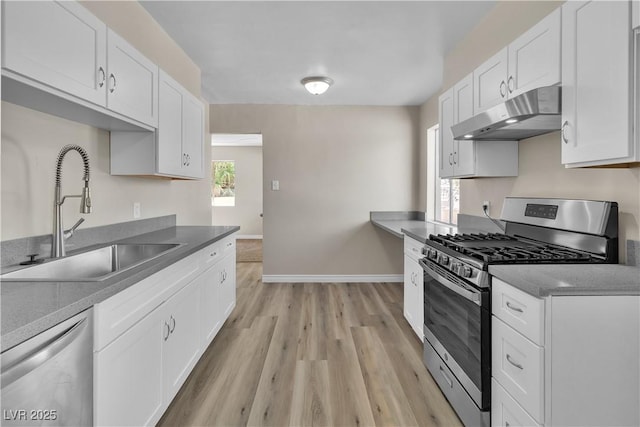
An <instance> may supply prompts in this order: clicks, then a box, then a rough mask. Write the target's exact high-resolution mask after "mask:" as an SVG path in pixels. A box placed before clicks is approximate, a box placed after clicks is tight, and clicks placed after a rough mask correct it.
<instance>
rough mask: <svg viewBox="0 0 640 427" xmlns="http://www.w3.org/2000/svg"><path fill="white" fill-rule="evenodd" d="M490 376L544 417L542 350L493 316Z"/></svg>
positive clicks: (532, 413) (529, 409) (526, 406)
mask: <svg viewBox="0 0 640 427" xmlns="http://www.w3.org/2000/svg"><path fill="white" fill-rule="evenodd" d="M491 331H492V335H493V337H492V339H491V375H492V376H493V377H494V378H495V379H496V380H497V381H498V382H499V383H500V385H501V386H503V387H504V389H505V390H506V391H508V392H509V394H511V396H513V397H514V398H515V400H516V401H517V402H518V403H520V405H521V406H522V407H523V408H524V409H525V410H526V411H527V412H529V413H530V414H531V415H532V416H533V418H534V419H536V420H538V421H540V420H541V419H542V416H543V410H542V404H543V396H542V393H543V391H544V387H543V377H544V349H543V348H542V347H540V346H537V345H536V344H534V343H532V342H531V341H529V340H528V339H527V338H525V337H523V336H522V335H520V334H519V333H518V332H516V331H515V330H514V329H513V328H511V327H510V326H508V325H506V324H505V323H503V322H502V321H501V320H500V319H498V318H497V317H495V316H493V317H492V318H491Z"/></svg>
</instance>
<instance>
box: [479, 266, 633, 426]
mask: <svg viewBox="0 0 640 427" xmlns="http://www.w3.org/2000/svg"><path fill="white" fill-rule="evenodd" d="M576 268H579V267H576ZM491 292H492V294H493V295H492V314H493V318H492V330H491V333H492V338H491V341H492V345H491V347H492V353H491V358H492V362H491V363H492V365H491V375H492V379H491V381H492V383H491V386H492V387H491V393H492V394H491V425H492V426H505V427H507V426H529V425H533V426H537V425H548V426H604V425H616V426H622V425H625V426H637V425H640V411H638V402H639V401H640V363H638V360H640V309H639V307H640V296H638V295H611V296H609V295H606V296H605V295H557V296H556V295H552V296H547V297H544V298H536V297H534V296H532V295H529V294H526V293H524V292H522V291H521V290H518V289H516V288H515V287H513V286H511V285H509V284H507V283H505V282H503V281H501V280H499V279H497V278H495V277H494V278H493V283H492V290H491ZM513 313H515V314H516V315H514V314H513ZM542 331H544V334H542ZM532 339H533V340H540V341H539V342H534V341H532Z"/></svg>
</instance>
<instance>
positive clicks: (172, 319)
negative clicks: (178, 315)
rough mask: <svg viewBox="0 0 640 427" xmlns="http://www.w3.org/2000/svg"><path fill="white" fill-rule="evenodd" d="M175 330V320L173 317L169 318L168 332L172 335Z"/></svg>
mask: <svg viewBox="0 0 640 427" xmlns="http://www.w3.org/2000/svg"><path fill="white" fill-rule="evenodd" d="M175 329H176V319H175V317H173V316H171V329H170V330H169V332H170V333H173V331H174V330H175Z"/></svg>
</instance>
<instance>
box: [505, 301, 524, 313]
mask: <svg viewBox="0 0 640 427" xmlns="http://www.w3.org/2000/svg"><path fill="white" fill-rule="evenodd" d="M506 306H507V308H509V309H510V310H513V311H517V312H518V313H524V312H523V311H522V309H521V308H519V307H515V306H513V305H511V304H509V301H507V304H506Z"/></svg>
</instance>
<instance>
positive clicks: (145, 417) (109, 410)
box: [93, 310, 163, 426]
mask: <svg viewBox="0 0 640 427" xmlns="http://www.w3.org/2000/svg"><path fill="white" fill-rule="evenodd" d="M160 324H161V313H160V311H159V310H154V311H152V312H151V313H149V314H148V315H147V316H146V317H145V318H144V319H142V320H141V321H139V322H138V323H137V324H136V325H134V326H133V327H132V328H131V329H129V330H128V331H126V332H125V333H124V334H122V335H121V336H120V337H119V338H118V339H117V340H115V341H113V342H112V343H111V344H109V345H108V346H107V347H105V348H104V349H103V350H102V351H100V352H96V353H94V364H93V366H94V410H93V415H94V424H95V425H98V426H143V425H154V424H155V423H156V422H157V421H158V420H159V419H160V417H161V416H162V411H163V393H162V333H161V331H160Z"/></svg>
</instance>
